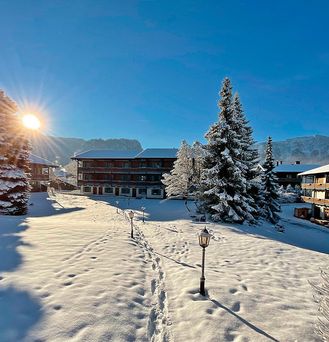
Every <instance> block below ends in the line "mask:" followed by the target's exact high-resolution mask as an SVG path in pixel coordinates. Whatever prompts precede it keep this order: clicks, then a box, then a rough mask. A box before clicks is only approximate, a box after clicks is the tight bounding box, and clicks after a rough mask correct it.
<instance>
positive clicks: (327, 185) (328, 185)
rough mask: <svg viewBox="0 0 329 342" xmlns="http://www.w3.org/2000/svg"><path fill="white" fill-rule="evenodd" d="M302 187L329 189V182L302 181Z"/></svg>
mask: <svg viewBox="0 0 329 342" xmlns="http://www.w3.org/2000/svg"><path fill="white" fill-rule="evenodd" d="M302 189H305V190H306V189H308V190H328V189H329V183H302Z"/></svg>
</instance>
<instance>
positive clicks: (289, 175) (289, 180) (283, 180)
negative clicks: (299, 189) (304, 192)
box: [274, 161, 319, 187]
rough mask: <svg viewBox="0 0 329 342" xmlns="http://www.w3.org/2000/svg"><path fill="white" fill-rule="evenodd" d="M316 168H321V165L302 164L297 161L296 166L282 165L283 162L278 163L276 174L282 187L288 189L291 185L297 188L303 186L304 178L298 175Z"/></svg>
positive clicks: (275, 169)
mask: <svg viewBox="0 0 329 342" xmlns="http://www.w3.org/2000/svg"><path fill="white" fill-rule="evenodd" d="M316 167H319V165H313V164H301V163H300V161H296V162H295V163H294V164H282V161H278V162H277V166H276V167H275V168H274V172H275V174H276V176H277V177H278V182H279V185H280V186H281V185H283V186H284V187H287V185H289V184H290V185H291V186H293V187H295V186H296V185H298V186H301V183H302V177H301V176H299V175H298V174H300V173H301V172H305V171H308V170H311V169H314V168H316Z"/></svg>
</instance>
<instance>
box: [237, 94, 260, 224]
mask: <svg viewBox="0 0 329 342" xmlns="http://www.w3.org/2000/svg"><path fill="white" fill-rule="evenodd" d="M233 114H234V117H235V120H236V122H237V126H236V127H235V130H236V133H237V135H238V136H239V139H240V144H241V162H243V163H244V164H245V178H246V180H247V193H248V194H249V195H250V196H251V198H252V202H251V205H252V206H253V208H254V209H255V211H254V212H253V215H254V216H255V218H258V216H259V214H260V211H261V210H260V208H259V205H258V204H259V203H261V200H262V198H261V182H260V170H259V168H258V164H259V155H258V150H257V148H255V141H254V139H253V129H252V128H251V126H250V125H249V122H248V120H247V119H246V116H245V114H244V112H243V109H242V104H241V101H240V97H239V95H238V93H235V94H234V97H233Z"/></svg>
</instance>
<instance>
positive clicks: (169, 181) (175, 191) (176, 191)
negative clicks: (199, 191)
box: [162, 140, 193, 199]
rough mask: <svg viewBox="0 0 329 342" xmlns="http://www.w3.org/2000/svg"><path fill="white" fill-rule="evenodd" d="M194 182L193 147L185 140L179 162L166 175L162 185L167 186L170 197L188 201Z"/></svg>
mask: <svg viewBox="0 0 329 342" xmlns="http://www.w3.org/2000/svg"><path fill="white" fill-rule="evenodd" d="M192 180H193V165H192V151H191V146H190V145H189V144H188V143H187V142H186V141H185V140H183V141H182V143H181V146H180V148H179V150H178V152H177V160H176V161H175V162H174V167H173V169H172V170H171V172H170V173H167V174H164V175H163V179H162V183H163V184H164V185H165V186H166V193H167V195H168V197H181V198H184V199H187V198H188V196H189V194H190V190H191V185H192Z"/></svg>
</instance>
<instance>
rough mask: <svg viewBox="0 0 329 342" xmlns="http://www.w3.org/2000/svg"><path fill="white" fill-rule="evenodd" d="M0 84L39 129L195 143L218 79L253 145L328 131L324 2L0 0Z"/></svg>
mask: <svg viewBox="0 0 329 342" xmlns="http://www.w3.org/2000/svg"><path fill="white" fill-rule="evenodd" d="M0 9H1V10H0V88H2V89H4V90H5V91H6V92H7V93H8V95H10V96H11V97H12V98H13V99H14V100H16V101H17V102H19V103H20V105H21V106H25V107H28V106H30V107H31V106H32V108H33V106H34V109H35V110H38V111H39V112H40V113H41V115H42V116H44V117H45V121H46V122H47V132H48V133H51V134H53V135H56V136H66V137H82V138H119V137H125V138H136V139H138V140H139V141H140V142H141V143H142V145H143V147H152V146H154V147H175V146H178V145H179V143H180V141H181V140H182V139H186V140H188V141H189V142H193V141H194V140H201V141H202V139H203V135H204V133H205V131H206V130H207V129H208V127H209V125H210V124H211V123H212V122H214V121H215V120H216V117H217V112H218V110H217V100H218V90H219V87H220V84H221V81H222V79H223V78H224V77H225V76H228V77H230V78H231V80H232V82H233V86H234V90H236V91H238V92H239V94H240V97H241V100H242V103H243V105H244V109H245V112H246V115H247V117H248V119H249V120H250V121H251V124H252V126H253V128H254V132H255V138H256V139H257V140H264V139H265V138H266V137H267V136H268V135H272V136H273V138H274V139H275V140H281V139H285V138H289V137H295V136H302V135H312V134H324V135H328V134H329V130H328V127H329V126H328V119H329V86H328V84H329V1H327V0H323V1H321V0H316V1H309V0H307V1H306V0H298V1H289V0H281V1H280V0H278V1H263V0H258V1H256V0H254V1H253V0H248V1H247V0H245V1H233V0H232V1H222V0H217V1H205V0H204V1H192V0H189V1H180V0H175V1H174V0H166V1H129V0H117V1H111V0H104V1H102V0H77V1H74V0H64V1H55V0H51V1H46V0H43V1H41V0H40V1H34V0H28V1H27V0H21V1H16V0H5V1H3V0H0Z"/></svg>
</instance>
